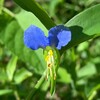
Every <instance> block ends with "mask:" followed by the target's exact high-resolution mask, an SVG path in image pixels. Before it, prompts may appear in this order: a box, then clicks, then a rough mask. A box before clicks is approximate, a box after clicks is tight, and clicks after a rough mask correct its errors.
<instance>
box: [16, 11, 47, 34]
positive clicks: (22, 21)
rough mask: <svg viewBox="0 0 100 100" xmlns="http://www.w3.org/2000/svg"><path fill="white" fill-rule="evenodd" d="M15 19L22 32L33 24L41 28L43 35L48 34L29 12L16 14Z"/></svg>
mask: <svg viewBox="0 0 100 100" xmlns="http://www.w3.org/2000/svg"><path fill="white" fill-rule="evenodd" d="M15 18H16V20H17V22H18V23H19V25H20V26H21V28H22V29H23V30H26V29H27V28H28V27H29V26H30V25H32V24H33V25H35V26H37V27H39V28H41V29H42V30H43V31H44V32H45V33H48V30H47V29H46V27H45V26H44V25H43V24H42V23H41V22H40V20H39V19H38V18H37V17H36V16H35V15H34V14H32V13H31V12H27V11H25V10H21V11H20V12H19V13H18V14H16V15H15ZM27 18H28V20H27Z"/></svg>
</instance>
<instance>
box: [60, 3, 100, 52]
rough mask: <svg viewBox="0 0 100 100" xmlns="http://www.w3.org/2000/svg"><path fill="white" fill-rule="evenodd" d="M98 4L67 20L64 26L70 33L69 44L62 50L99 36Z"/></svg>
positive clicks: (99, 16) (99, 7)
mask: <svg viewBox="0 0 100 100" xmlns="http://www.w3.org/2000/svg"><path fill="white" fill-rule="evenodd" d="M99 9H100V4H98V5H95V6H93V7H91V8H89V9H87V10H85V11H83V12H81V13H80V14H78V15H76V16H75V17H73V18H72V19H71V20H69V21H68V22H67V23H66V24H65V26H67V27H69V28H70V30H71V31H72V39H71V41H70V43H69V44H68V45H67V46H66V47H64V48H63V50H62V51H61V52H63V51H64V50H66V49H68V48H70V47H73V46H75V45H78V44H79V43H81V42H83V41H87V40H89V39H91V38H94V37H96V36H100V12H98V10H99Z"/></svg>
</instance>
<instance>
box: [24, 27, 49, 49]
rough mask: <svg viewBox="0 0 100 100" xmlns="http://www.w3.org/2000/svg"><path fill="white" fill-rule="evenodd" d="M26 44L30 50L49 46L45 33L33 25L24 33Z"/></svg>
mask: <svg viewBox="0 0 100 100" xmlns="http://www.w3.org/2000/svg"><path fill="white" fill-rule="evenodd" d="M24 43H25V45H26V46H27V47H28V48H31V49H33V50H36V49H38V48H45V47H46V46H48V38H47V37H45V35H44V32H43V31H42V30H41V29H40V28H38V27H36V26H34V25H31V26H30V27H29V28H28V29H27V30H26V31H25V32H24Z"/></svg>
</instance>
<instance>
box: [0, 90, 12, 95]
mask: <svg viewBox="0 0 100 100" xmlns="http://www.w3.org/2000/svg"><path fill="white" fill-rule="evenodd" d="M9 93H13V90H11V89H3V90H1V89H0V95H6V94H9Z"/></svg>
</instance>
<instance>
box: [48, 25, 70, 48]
mask: <svg viewBox="0 0 100 100" xmlns="http://www.w3.org/2000/svg"><path fill="white" fill-rule="evenodd" d="M48 39H49V44H50V46H55V47H56V48H57V49H58V50H60V49H61V47H62V46H66V45H67V44H68V43H69V42H70V40H71V31H70V30H69V29H68V28H67V27H65V26H63V25H58V26H55V27H53V28H51V29H50V30H49V36H48Z"/></svg>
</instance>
